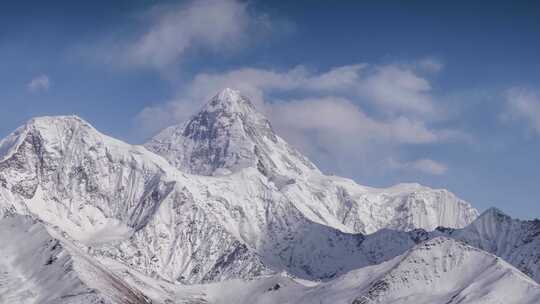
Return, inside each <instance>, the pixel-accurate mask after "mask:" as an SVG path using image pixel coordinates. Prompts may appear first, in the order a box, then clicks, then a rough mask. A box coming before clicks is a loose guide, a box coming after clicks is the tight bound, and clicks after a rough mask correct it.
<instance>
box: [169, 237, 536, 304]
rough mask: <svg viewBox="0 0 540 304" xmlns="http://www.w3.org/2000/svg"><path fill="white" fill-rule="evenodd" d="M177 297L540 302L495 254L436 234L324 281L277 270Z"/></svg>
mask: <svg viewBox="0 0 540 304" xmlns="http://www.w3.org/2000/svg"><path fill="white" fill-rule="evenodd" d="M176 296H177V297H178V298H181V299H184V300H186V301H189V300H192V301H195V300H196V299H198V300H200V301H201V302H200V303H204V302H203V301H202V300H204V301H207V302H208V303H215V304H221V303H223V304H224V303H254V304H255V303H291V304H292V303H295V304H298V303H306V304H307V303H323V304H330V303H332V304H350V303H354V304H371V303H385V304H386V303H400V304H431V303H445V304H457V303H460V304H478V303H489V304H512V303H515V304H534V303H538V302H539V301H540V285H538V284H537V283H536V282H534V281H533V280H531V279H530V278H528V277H527V276H525V275H523V274H522V273H521V272H519V271H518V270H517V269H515V268H514V267H512V266H511V265H509V264H508V263H506V262H504V261H502V260H501V259H500V258H498V257H496V256H494V255H491V254H489V253H486V252H484V251H482V250H479V249H476V248H474V247H471V246H468V245H466V244H464V243H461V242H458V241H455V240H452V239H449V238H444V237H438V238H435V239H432V240H429V241H425V242H423V243H421V244H418V245H416V246H414V247H413V248H411V249H410V250H408V251H407V252H405V253H403V254H402V255H400V256H397V257H395V258H394V259H392V260H390V261H387V262H385V263H382V264H379V265H374V266H369V267H365V268H362V269H358V270H354V271H351V272H349V273H347V274H345V275H343V276H341V277H339V278H337V279H335V280H332V281H330V282H326V283H320V284H317V283H315V284H313V283H310V282H304V281H298V280H295V279H291V278H288V277H286V276H284V275H276V276H272V277H268V278H264V279H261V280H258V281H254V282H248V283H246V282H238V281H230V282H224V283H218V284H210V285H203V286H193V287H192V288H190V289H189V290H186V289H183V288H179V289H178V290H177V294H176Z"/></svg>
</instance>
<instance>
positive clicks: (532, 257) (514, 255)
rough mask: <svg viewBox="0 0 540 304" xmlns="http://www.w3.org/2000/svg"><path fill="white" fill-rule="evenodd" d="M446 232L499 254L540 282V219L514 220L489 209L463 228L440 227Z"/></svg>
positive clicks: (498, 211)
mask: <svg viewBox="0 0 540 304" xmlns="http://www.w3.org/2000/svg"><path fill="white" fill-rule="evenodd" d="M440 231H442V232H443V233H445V234H446V235H448V236H450V237H452V238H455V239H458V240H461V241H463V242H466V243H467V244H469V245H472V246H474V247H477V248H480V249H483V250H485V251H487V252H490V253H492V254H494V255H497V256H499V257H501V258H503V259H504V260H506V261H507V262H509V263H510V264H512V265H514V266H515V267H516V268H518V269H519V270H521V271H522V272H523V273H525V274H527V275H529V276H530V277H531V278H533V279H534V280H536V282H540V220H539V219H535V220H531V221H521V220H518V219H512V218H511V217H510V216H508V215H506V214H504V213H503V212H502V211H500V210H498V209H495V208H491V209H488V210H486V211H485V212H484V213H482V215H481V216H480V217H479V218H478V219H476V220H475V221H474V222H473V223H472V224H470V225H469V226H467V227H465V228H463V229H440Z"/></svg>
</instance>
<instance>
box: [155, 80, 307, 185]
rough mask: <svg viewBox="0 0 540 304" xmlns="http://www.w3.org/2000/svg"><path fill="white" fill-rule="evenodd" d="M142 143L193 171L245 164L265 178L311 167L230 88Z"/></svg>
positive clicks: (234, 168) (223, 171)
mask: <svg viewBox="0 0 540 304" xmlns="http://www.w3.org/2000/svg"><path fill="white" fill-rule="evenodd" d="M145 146H146V148H147V149H149V150H150V151H152V152H154V153H156V154H160V155H161V156H164V157H165V158H166V159H167V160H169V162H171V163H172V164H173V165H174V166H176V167H177V168H179V169H180V170H183V171H185V172H188V173H192V174H199V175H222V174H228V173H231V172H236V171H238V170H240V169H243V168H247V167H251V168H256V169H258V170H259V171H260V172H262V173H263V174H264V175H267V176H270V175H272V176H275V175H276V174H280V175H284V174H285V172H289V171H294V172H293V174H295V175H298V174H302V173H301V172H303V171H306V170H313V169H316V168H315V166H314V165H313V164H311V162H309V160H307V158H305V157H304V156H302V155H301V154H300V153H299V152H297V151H296V150H295V149H293V148H292V147H290V146H289V145H288V144H287V143H286V142H285V141H284V140H282V139H281V138H279V137H278V136H277V135H276V134H275V133H274V131H273V129H272V126H271V125H270V122H269V121H268V120H267V119H266V117H265V116H264V115H263V114H261V113H259V112H257V110H256V109H255V107H254V106H253V104H252V103H251V101H250V100H249V98H247V97H245V96H243V95H242V94H241V93H240V92H239V91H237V90H233V89H230V88H225V89H223V90H222V91H220V92H219V93H217V94H216V95H214V97H212V98H211V99H210V101H209V102H208V103H207V104H206V105H205V106H204V107H203V108H202V109H201V111H200V112H198V113H197V114H195V115H194V116H192V117H191V119H190V120H188V121H187V122H185V123H183V124H180V125H175V126H172V127H169V128H167V129H165V130H163V131H162V132H160V133H159V134H157V135H156V136H155V137H153V138H152V139H151V140H150V141H149V142H148V143H146V144H145ZM289 173H291V172H289Z"/></svg>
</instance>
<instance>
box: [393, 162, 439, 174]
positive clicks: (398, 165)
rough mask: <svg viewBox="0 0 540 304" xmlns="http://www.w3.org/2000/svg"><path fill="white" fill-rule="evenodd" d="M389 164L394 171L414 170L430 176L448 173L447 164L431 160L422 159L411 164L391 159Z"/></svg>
mask: <svg viewBox="0 0 540 304" xmlns="http://www.w3.org/2000/svg"><path fill="white" fill-rule="evenodd" d="M387 164H388V166H389V167H390V168H393V169H398V170H409V171H410V170H414V171H419V172H422V173H424V174H430V175H443V174H445V173H446V172H447V171H448V167H447V166H446V165H445V164H443V163H440V162H438V161H435V160H432V159H429V158H422V159H417V160H413V161H409V162H400V161H398V160H395V159H393V158H390V159H389V160H388V162H387Z"/></svg>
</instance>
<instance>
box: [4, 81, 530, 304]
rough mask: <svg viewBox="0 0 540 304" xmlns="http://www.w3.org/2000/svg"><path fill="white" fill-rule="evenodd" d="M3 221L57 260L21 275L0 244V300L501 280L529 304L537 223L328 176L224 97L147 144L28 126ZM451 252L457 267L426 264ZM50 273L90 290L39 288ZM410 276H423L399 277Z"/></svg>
mask: <svg viewBox="0 0 540 304" xmlns="http://www.w3.org/2000/svg"><path fill="white" fill-rule="evenodd" d="M0 216H1V217H2V218H3V219H2V220H0V221H1V222H4V223H8V224H4V225H8V226H9V227H12V228H10V229H16V230H17V229H18V230H21V232H20V233H19V234H13V235H15V236H17V237H14V238H15V239H14V238H11V239H9V240H6V241H9V242H21V243H20V244H17V246H24V244H22V241H17V240H16V238H21V239H23V238H26V237H25V235H26V234H25V233H27V232H28V231H29V229H30V230H31V229H41V230H40V231H43V232H40V233H39V234H35V235H36V236H35V238H36V240H35V244H37V245H36V246H37V247H39V248H42V245H40V244H46V243H47V242H49V241H48V240H50V242H58V244H61V245H62V253H61V254H65V256H66V258H64V259H58V258H54V257H53V260H51V261H50V263H49V262H48V261H49V260H47V261H46V262H47V263H48V264H47V263H45V264H46V265H41V266H42V267H43V269H41V268H39V267H37V268H36V270H35V271H37V272H36V273H38V275H36V274H35V273H33V272H28V271H27V270H25V269H26V268H25V267H26V266H25V265H30V263H33V261H31V260H32V256H31V255H23V256H21V257H15V256H14V252H16V250H13V248H18V247H7V246H6V245H3V246H2V245H0V254H2V255H3V256H6V259H5V262H2V263H3V264H4V266H5V268H6V269H10V270H9V271H8V272H7V273H9V274H8V275H5V278H4V277H2V275H1V274H0V281H1V280H5V281H7V282H8V283H9V284H16V282H17V281H15V275H14V274H15V273H17V274H18V275H19V277H17V279H18V280H22V281H24V282H26V283H25V284H27V285H22V286H30V287H32V288H30V287H25V288H21V289H20V290H19V289H17V290H16V291H14V292H11V293H9V298H7V296H4V298H2V295H0V303H4V302H5V301H8V300H10V301H11V302H13V303H16V302H24V301H26V302H24V303H100V302H99V301H109V302H110V303H147V302H155V303H165V302H167V301H168V302H167V303H185V301H188V300H189V301H192V302H193V303H257V301H266V302H265V303H298V302H302V301H304V302H305V303H312V302H309V301H307V300H305V299H315V298H318V299H326V298H328V299H330V298H332V299H334V300H335V301H331V302H328V303H352V302H353V301H354V302H355V303H385V302H384V301H394V299H401V297H410V299H411V301H412V302H411V301H409V302H407V301H405V302H400V303H424V302H425V301H428V300H427V299H428V298H429V291H430V290H431V287H429V286H433V284H436V285H437V286H439V287H440V288H439V289H437V293H433V297H435V298H432V300H433V299H436V300H433V301H435V302H441V303H499V302H490V301H491V300H489V299H496V298H497V297H500V296H503V295H502V294H499V293H500V292H501V291H500V290H499V289H498V288H494V287H498V286H501V284H510V285H512V284H513V285H512V286H515V288H516V289H515V290H516V291H519V293H522V294H523V296H522V297H515V298H514V299H508V300H505V301H503V302H501V303H537V302H531V301H532V300H531V299H533V300H534V299H539V298H538V297H539V294H540V291H539V287H538V284H537V283H536V282H535V281H534V280H536V281H538V280H539V279H540V274H539V273H540V270H539V263H540V262H539V260H540V245H539V244H540V241H539V239H540V238H539V235H540V225H539V224H538V221H529V222H526V221H519V220H514V219H511V218H509V217H507V216H505V215H502V214H501V213H500V212H499V211H495V210H489V211H487V212H486V213H485V214H483V215H482V216H480V217H478V212H477V210H476V209H474V208H473V207H472V206H471V205H470V204H469V203H467V202H465V201H463V200H461V199H459V198H458V197H456V196H455V195H454V194H452V193H450V192H449V191H447V190H444V189H431V188H428V187H425V186H421V185H418V184H399V185H396V186H393V187H390V188H386V189H380V188H372V187H366V186H361V185H358V184H356V183H355V182H354V181H352V180H350V179H346V178H342V177H337V176H327V175H325V174H323V173H322V172H321V171H320V170H319V169H317V167H316V166H315V165H314V164H313V163H312V162H311V161H310V160H309V159H308V158H307V157H305V156H303V155H302V154H301V153H300V152H299V151H297V150H296V149H295V148H293V147H292V146H291V145H289V144H288V143H287V142H286V141H285V140H283V139H282V138H281V137H279V136H278V135H277V134H275V132H274V131H273V129H272V127H271V124H270V122H269V121H268V120H267V119H266V118H265V117H264V115H263V114H261V113H260V112H258V111H257V110H256V109H255V107H254V105H253V104H252V103H251V102H250V101H249V99H248V98H247V97H245V96H242V95H241V94H240V93H239V92H238V91H235V90H231V89H225V90H223V91H222V92H220V93H218V94H217V95H215V96H214V97H213V98H211V99H210V101H209V102H208V103H207V104H206V105H205V106H204V107H203V108H202V109H201V110H200V111H199V112H198V113H196V114H195V115H194V116H192V117H191V119H189V120H188V121H186V122H184V123H182V124H179V125H175V126H171V127H169V128H167V129H165V130H163V131H162V132H160V133H159V134H157V135H156V136H155V137H153V138H152V139H151V140H150V141H149V142H148V143H146V144H145V145H144V146H134V145H129V144H127V143H124V142H122V141H119V140H116V139H113V138H111V137H108V136H106V135H104V134H101V133H100V132H98V131H97V130H96V129H94V128H93V127H92V126H91V125H90V124H89V123H87V122H85V121H84V120H82V119H80V118H78V117H76V116H57V117H40V118H35V119H32V120H30V121H29V122H28V123H27V124H25V125H24V126H22V127H20V128H19V129H17V130H16V131H15V132H14V133H12V134H11V135H9V136H8V137H6V138H5V139H4V140H2V141H1V142H0ZM18 217H24V220H22V219H18V220H16V219H17V218H18ZM6 221H7V222H6ZM13 227H15V228H13ZM29 227H30V228H29ZM31 227H41V228H31ZM437 227H444V228H437ZM32 235H34V234H32ZM3 238H8V236H7V235H6V234H3ZM453 239H455V240H457V241H454V240H453ZM2 241H3V239H2ZM32 242H34V241H32ZM462 242H464V243H462ZM465 243H467V244H469V245H470V246H469V245H465ZM448 244H450V245H448ZM43 246H45V245H43ZM471 246H472V247H471ZM427 247H441V248H442V249H440V250H438V251H433V252H427V253H426V254H427V255H423V254H422V255H420V256H419V257H418V258H417V259H414V261H418V262H419V265H418V267H417V268H415V267H414V266H415V265H414V263H412V262H411V261H413V260H411V258H410V257H411V256H415V254H416V252H419V251H420V250H423V249H425V248H427ZM10 248H11V249H10ZM471 248H474V249H471ZM450 249H451V250H453V251H452V252H454V251H455V254H456V255H458V256H459V255H463V257H464V258H463V259H460V260H459V261H454V260H453V259H447V260H445V261H447V262H445V263H443V264H433V263H435V262H434V261H435V260H437V261H439V260H440V259H443V260H444V259H446V258H447V256H445V254H447V253H445V252H449V250H450ZM55 252H56V251H55ZM63 252H65V253H63ZM422 252H424V251H422ZM469 252H473V253H474V254H473V253H470V254H469ZM432 253H433V254H432ZM493 254H494V255H497V256H499V257H498V258H497V257H495V256H494V255H493ZM469 255H473V256H474V257H473V258H465V256H467V257H468V256H469ZM43 256H44V257H45V256H46V255H43ZM40 257H41V256H40ZM25 259H28V260H25ZM501 259H502V260H501ZM503 260H504V261H506V262H503ZM63 261H66V262H63ZM72 261H73V262H72ZM494 261H496V262H494ZM57 262H61V263H62V265H60V266H61V267H60V266H58V265H57V264H55V263H57ZM458 262H459V263H458ZM507 262H508V263H510V264H507ZM404 263H406V265H407V267H405V266H402V265H403V264H404ZM455 263H458V264H459V265H458V264H455ZM454 264H455V265H454ZM31 265H34V264H31ZM51 265H57V266H54V267H56V268H53V266H51ZM438 265H439V266H438ZM449 265H450V266H451V265H454V266H455V267H450V266H449ZM473 265H476V266H475V267H473ZM398 266H399V267H398ZM484 266H485V267H484ZM469 268H470V269H471V271H473V270H474V271H477V273H476V272H475V274H478V275H479V277H481V278H482V279H481V280H480V279H479V280H478V282H479V283H478V284H479V285H478V288H477V289H474V288H475V287H469V288H465V286H466V285H467V284H469V283H470V280H469V278H470V276H468V275H472V272H471V273H469V274H468V275H463V276H460V275H459V273H461V272H463V271H465V270H464V269H469ZM49 269H54V270H53V272H49V271H48V270H49ZM58 269H64V271H65V274H63V275H64V276H69V277H72V278H77V280H78V281H76V282H80V283H77V284H79V285H77V286H79V287H77V288H79V289H78V290H80V291H81V292H80V293H85V292H87V293H88V294H89V296H86V298H84V299H83V297H78V298H76V297H72V294H70V293H69V292H68V291H67V290H68V288H65V289H62V288H59V289H58V292H57V293H50V292H45V291H44V290H46V289H49V288H48V286H49V285H47V284H46V280H47V279H46V278H52V277H58V276H59V274H58V273H57V272H58ZM481 271H485V272H481ZM520 271H521V272H520ZM417 272H420V273H422V274H423V277H424V278H427V279H423V280H422V278H421V277H420V276H418V277H416V276H415V277H414V279H413V278H412V277H410V274H411V273H417ZM447 272H448V273H447ZM481 273H486V274H489V276H485V277H482V276H480V274H481ZM510 274H511V275H510ZM375 275H376V276H377V277H380V279H379V280H377V281H374V280H373V276H375ZM40 276H41V277H40ZM498 276H500V277H498ZM60 277H62V276H60ZM396 278H400V279H399V280H402V281H399V282H398V281H396V280H398V279H396ZM531 278H532V279H531ZM403 280H406V281H403ZM448 280H450V281H452V282H453V283H452V284H450V285H449V284H444V283H443V282H447V281H448ZM467 280H469V281H467ZM67 281H69V280H67ZM58 282H59V283H58V284H60V285H62V284H63V285H62V286H66V285H65V284H67V283H65V284H64V283H62V282H64V281H63V279H59V280H58ZM73 282H75V281H73ZM103 282H106V283H103ZM407 282H408V283H407ZM405 283H406V284H405ZM409 283H410V284H412V285H410V286H409V285H407V284H409ZM193 284H203V285H193ZM430 284H431V285H430ZM498 284H499V285H498ZM442 285H444V286H442ZM3 286H6V285H3ZM7 286H10V285H7ZM239 286H241V287H242V288H240V287H239ZM404 286H405V287H404ZM407 286H409V287H410V288H409V287H407ZM426 286H428V287H426ZM413 287H414V288H413ZM1 288H2V287H0V291H1V290H2V289H1ZM240 289H241V290H243V291H242V292H240ZM29 290H32V291H29ZM63 290H66V291H65V292H64V291H63ZM227 291H230V292H227ZM232 291H234V292H232ZM402 292H408V294H407V295H406V294H405V293H402ZM411 293H412V294H418V297H413V296H412V295H411ZM43 299H46V300H43ZM60 299H61V300H60ZM122 299H123V300H122ZM302 299H303V300H302ZM413 299H416V300H418V301H420V302H414V301H413ZM505 299H506V298H505ZM23 300H24V301H23ZM46 301H49V302H46ZM62 301H64V302H62ZM70 301H71V302H70ZM287 301H288V302H287ZM366 301H367V302H366ZM422 301H424V302H422ZM475 301H476V302H475ZM482 301H483V302H482ZM315 302H317V301H315ZM6 303H7V302H6ZM302 303H303V302H302ZM392 303H393V302H392ZM425 303H432V302H425Z"/></svg>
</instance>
